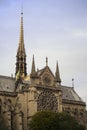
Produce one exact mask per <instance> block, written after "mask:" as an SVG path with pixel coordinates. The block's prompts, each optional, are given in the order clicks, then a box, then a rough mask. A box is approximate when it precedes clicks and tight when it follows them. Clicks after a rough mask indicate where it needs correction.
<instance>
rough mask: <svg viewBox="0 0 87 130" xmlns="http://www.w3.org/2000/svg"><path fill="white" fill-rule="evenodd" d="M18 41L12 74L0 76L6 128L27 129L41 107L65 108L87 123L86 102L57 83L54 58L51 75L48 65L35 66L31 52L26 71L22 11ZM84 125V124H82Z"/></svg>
mask: <svg viewBox="0 0 87 130" xmlns="http://www.w3.org/2000/svg"><path fill="white" fill-rule="evenodd" d="M20 30H21V31H20V40H19V41H20V42H19V46H18V51H17V56H16V59H17V61H16V72H15V74H16V75H15V77H14V78H13V77H7V76H0V114H1V115H2V116H3V118H4V120H5V123H6V126H7V128H8V130H15V129H16V130H28V127H27V125H28V122H29V120H30V119H31V117H32V116H33V115H34V114H35V113H36V112H37V111H42V110H51V111H54V112H62V111H64V112H67V113H70V114H71V115H72V116H74V117H75V118H76V119H77V120H78V121H79V122H80V123H81V124H84V125H87V111H86V104H85V102H83V101H82V99H81V98H80V97H79V96H78V94H77V93H76V92H75V90H74V88H72V87H67V86H63V85H61V78H60V73H59V67H58V62H57V64H56V68H55V70H56V71H55V75H54V74H53V73H52V71H51V69H50V67H49V66H48V59H47V58H46V66H45V67H44V68H43V69H41V70H37V71H36V69H35V61H34V56H33V60H32V67H31V73H30V74H27V67H26V52H25V47H24V39H23V37H24V36H23V13H22V16H21V28H20ZM86 127H87V126H86Z"/></svg>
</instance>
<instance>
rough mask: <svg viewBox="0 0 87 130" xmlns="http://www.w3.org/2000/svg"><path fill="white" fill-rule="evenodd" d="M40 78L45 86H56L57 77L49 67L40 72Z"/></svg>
mask: <svg viewBox="0 0 87 130" xmlns="http://www.w3.org/2000/svg"><path fill="white" fill-rule="evenodd" d="M38 76H39V78H40V82H41V83H42V85H44V86H54V84H55V77H54V74H53V73H52V71H51V70H50V68H49V67H48V66H46V67H45V68H44V69H42V70H39V71H38Z"/></svg>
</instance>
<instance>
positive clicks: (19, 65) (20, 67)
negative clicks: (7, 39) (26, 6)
mask: <svg viewBox="0 0 87 130" xmlns="http://www.w3.org/2000/svg"><path fill="white" fill-rule="evenodd" d="M17 73H20V76H21V77H22V78H24V77H25V76H26V75H27V67H26V52H25V46H24V31H23V12H21V23H20V38H19V45H18V50H17V55H16V73H15V74H17Z"/></svg>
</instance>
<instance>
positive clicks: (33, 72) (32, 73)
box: [31, 55, 36, 78]
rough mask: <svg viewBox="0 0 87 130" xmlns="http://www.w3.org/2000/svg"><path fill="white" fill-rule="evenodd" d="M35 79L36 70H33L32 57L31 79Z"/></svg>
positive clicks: (33, 62)
mask: <svg viewBox="0 0 87 130" xmlns="http://www.w3.org/2000/svg"><path fill="white" fill-rule="evenodd" d="M34 77H36V69H35V61H34V55H33V59H32V68H31V78H34Z"/></svg>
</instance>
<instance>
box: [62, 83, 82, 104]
mask: <svg viewBox="0 0 87 130" xmlns="http://www.w3.org/2000/svg"><path fill="white" fill-rule="evenodd" d="M61 89H62V93H63V95H62V99H66V100H71V101H79V102H83V100H82V99H81V98H80V97H79V95H78V94H77V93H76V91H75V90H74V88H73V87H67V86H61Z"/></svg>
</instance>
